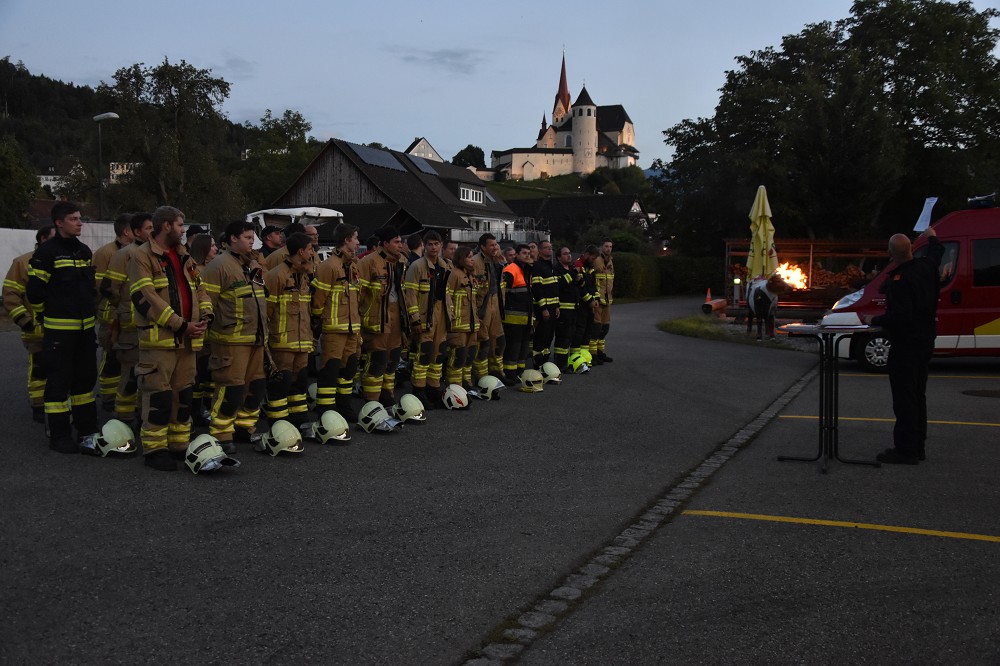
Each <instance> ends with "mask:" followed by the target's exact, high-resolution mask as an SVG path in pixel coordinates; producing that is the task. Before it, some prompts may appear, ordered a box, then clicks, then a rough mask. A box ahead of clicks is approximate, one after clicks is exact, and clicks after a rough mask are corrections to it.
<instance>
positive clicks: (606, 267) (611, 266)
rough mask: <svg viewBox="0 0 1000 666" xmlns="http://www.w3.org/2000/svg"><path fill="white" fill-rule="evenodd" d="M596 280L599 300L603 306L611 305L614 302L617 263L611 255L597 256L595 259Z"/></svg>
mask: <svg viewBox="0 0 1000 666" xmlns="http://www.w3.org/2000/svg"><path fill="white" fill-rule="evenodd" d="M594 280H595V281H596V283H597V298H598V299H599V300H598V302H599V303H600V304H601V305H611V304H612V303H613V302H614V296H613V293H614V287H615V263H614V261H613V260H612V259H611V255H608V256H607V257H605V256H604V255H603V254H599V255H597V258H596V259H594Z"/></svg>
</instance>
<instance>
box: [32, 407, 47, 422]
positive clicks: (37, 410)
mask: <svg viewBox="0 0 1000 666" xmlns="http://www.w3.org/2000/svg"><path fill="white" fill-rule="evenodd" d="M31 418H32V419H33V420H34V421H35V423H45V407H43V406H42V405H37V406H34V407H32V408H31Z"/></svg>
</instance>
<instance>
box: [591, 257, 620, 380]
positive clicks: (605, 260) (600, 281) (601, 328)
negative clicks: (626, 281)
mask: <svg viewBox="0 0 1000 666" xmlns="http://www.w3.org/2000/svg"><path fill="white" fill-rule="evenodd" d="M611 248H612V244H611V239H609V238H605V239H604V240H603V241H601V253H600V254H599V255H598V256H597V257H596V258H595V259H594V280H595V282H596V284H597V307H596V308H595V309H594V326H595V329H596V330H595V333H596V336H595V340H594V343H593V344H592V345H591V348H590V354H591V356H593V357H594V365H601V364H603V363H611V362H612V361H613V360H614V359H613V358H611V357H610V356H608V355H607V354H605V353H604V345H605V340H606V339H607V337H608V330H609V329H610V328H611V304H612V303H613V302H614V300H615V299H614V287H615V264H614V261H613V260H612V258H611Z"/></svg>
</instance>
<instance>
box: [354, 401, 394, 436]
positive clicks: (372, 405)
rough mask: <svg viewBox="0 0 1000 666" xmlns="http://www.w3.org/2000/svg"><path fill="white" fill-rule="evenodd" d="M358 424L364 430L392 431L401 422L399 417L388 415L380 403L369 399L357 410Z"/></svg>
mask: <svg viewBox="0 0 1000 666" xmlns="http://www.w3.org/2000/svg"><path fill="white" fill-rule="evenodd" d="M358 425H359V426H361V427H362V428H364V429H365V432H392V431H393V430H396V429H397V428H399V427H401V426H402V425H403V424H402V422H401V421H399V419H394V418H392V417H391V416H389V412H387V411H385V407H383V406H382V403H380V402H379V401H377V400H371V401H369V402H366V403H365V406H364V407H362V408H361V411H360V412H358Z"/></svg>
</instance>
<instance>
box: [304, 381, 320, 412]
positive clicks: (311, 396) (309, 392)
mask: <svg viewBox="0 0 1000 666" xmlns="http://www.w3.org/2000/svg"><path fill="white" fill-rule="evenodd" d="M318 390H319V387H318V386H317V385H316V382H313V383H312V384H310V385H309V388H307V389H306V404H307V405H308V406H309V409H316V392H317V391H318Z"/></svg>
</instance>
